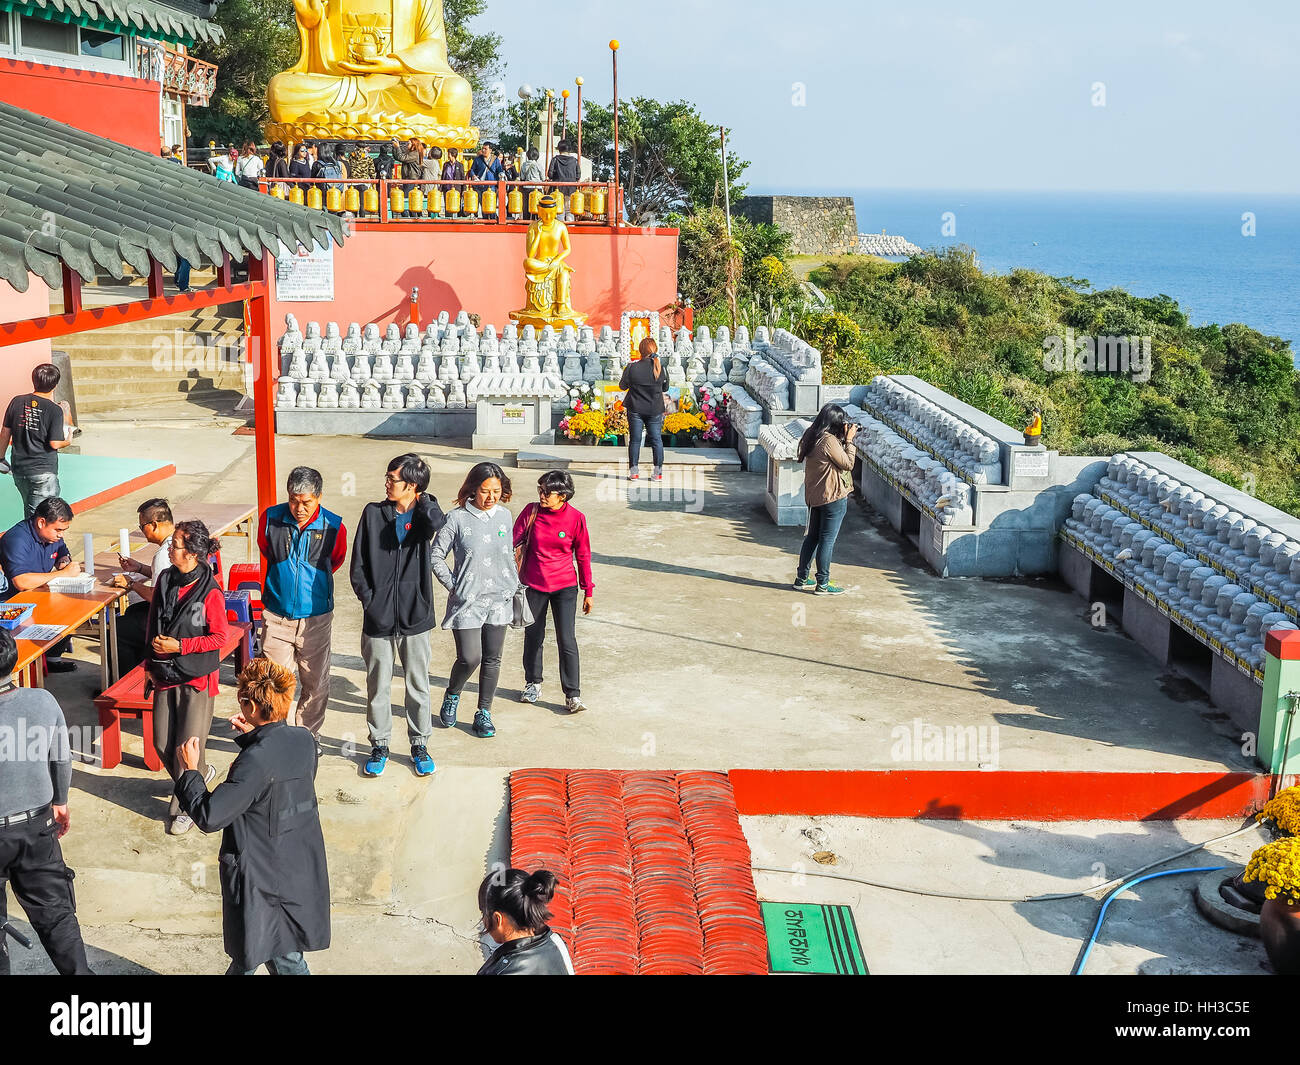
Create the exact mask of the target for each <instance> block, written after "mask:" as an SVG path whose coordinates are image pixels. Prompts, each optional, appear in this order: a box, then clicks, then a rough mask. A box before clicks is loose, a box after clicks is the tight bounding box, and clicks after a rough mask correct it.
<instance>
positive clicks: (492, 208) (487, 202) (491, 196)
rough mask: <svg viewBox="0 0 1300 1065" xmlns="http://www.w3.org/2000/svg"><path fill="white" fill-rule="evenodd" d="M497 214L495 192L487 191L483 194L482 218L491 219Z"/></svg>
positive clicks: (493, 190)
mask: <svg viewBox="0 0 1300 1065" xmlns="http://www.w3.org/2000/svg"><path fill="white" fill-rule="evenodd" d="M496 213H497V190H496V189H488V190H487V191H486V192H484V193H483V217H484V218H491V217H492V216H493V215H495V214H496Z"/></svg>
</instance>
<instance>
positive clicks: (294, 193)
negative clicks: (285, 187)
mask: <svg viewBox="0 0 1300 1065" xmlns="http://www.w3.org/2000/svg"><path fill="white" fill-rule="evenodd" d="M289 202H290V203H296V204H297V205H298V206H299V207H301V206H302V205H303V194H302V186H301V185H293V186H291V187H290V189H289Z"/></svg>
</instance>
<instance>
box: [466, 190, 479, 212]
mask: <svg viewBox="0 0 1300 1065" xmlns="http://www.w3.org/2000/svg"><path fill="white" fill-rule="evenodd" d="M465 214H468V215H477V214H478V189H476V188H473V187H472V186H471V187H469V188H466V189H465Z"/></svg>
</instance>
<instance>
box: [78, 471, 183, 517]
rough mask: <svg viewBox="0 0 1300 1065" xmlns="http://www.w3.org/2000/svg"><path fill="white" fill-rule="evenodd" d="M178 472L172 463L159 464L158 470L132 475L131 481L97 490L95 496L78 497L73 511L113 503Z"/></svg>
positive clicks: (81, 512) (80, 511)
mask: <svg viewBox="0 0 1300 1065" xmlns="http://www.w3.org/2000/svg"><path fill="white" fill-rule="evenodd" d="M175 474H176V467H175V466H172V465H167V466H159V467H158V468H157V469H156V470H150V471H149V472H148V473H142V474H140V476H139V477H132V478H131V480H129V481H123V482H122V483H121V484H119V485H115V486H113V487H112V488H105V489H104V490H103V491H102V492H96V493H95V494H94V495H93V496H87V497H86V498H85V499H78V500H77V501H76V502H74V503H72V504H71V506H72V513H74V514H84V513H85V512H86V511H88V510H91V509H92V508H94V507H98V506H101V505H102V504H104V503H111V502H112V501H113V500H114V499H121V498H122V497H123V496H124V495H130V494H131V493H132V492H134V491H136V490H137V489H139V488H144V487H145V486H146V485H150V484H155V483H157V482H158V481H164V480H166V479H167V478H168V477H173V476H175Z"/></svg>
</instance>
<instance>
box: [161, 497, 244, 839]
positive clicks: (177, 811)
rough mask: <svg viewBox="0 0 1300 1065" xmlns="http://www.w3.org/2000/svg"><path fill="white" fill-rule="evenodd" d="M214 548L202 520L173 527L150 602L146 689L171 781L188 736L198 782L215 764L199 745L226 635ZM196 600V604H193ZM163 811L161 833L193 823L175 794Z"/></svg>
mask: <svg viewBox="0 0 1300 1065" xmlns="http://www.w3.org/2000/svg"><path fill="white" fill-rule="evenodd" d="M216 548H217V543H216V541H215V540H213V539H212V537H210V536H209V535H208V527H207V526H206V525H204V524H203V522H201V521H183V522H180V523H179V524H178V525H177V526H176V529H175V531H174V532H173V533H172V542H171V548H170V551H171V560H172V564H171V565H170V566H168V567H167V568H166V569H165V570H163V571H162V573H161V574H159V576H158V582H157V585H156V587H155V588H154V593H153V599H152V600H150V603H149V622H148V627H147V629H146V641H147V644H148V651H147V652H146V657H145V661H144V668H145V671H146V673H148V680H147V683H146V689H145V690H146V692H147V691H149V690H152V691H153V743H154V747H155V748H156V749H157V751H158V757H159V759H160V760H161V761H162V764H163V766H164V767H165V768H166V770H167V772H168V773H169V774H170V775H171V778H172V780H173V781H175V780H179V779H180V777H181V774H182V773H184V771H185V770H184V767H183V766H181V765H180V763H179V762H178V761H177V759H176V749H177V748H178V747H181V746H183V745H184V744H185V742H186V741H187V740H189V739H190V738H192V737H195V738H197V739H198V741H199V754H198V758H199V764H198V766H197V768H198V769H199V770H200V771H201V772H202V773H203V779H204V782H205V783H206V782H208V781H210V780H211V779H212V778H213V776H214V775H215V774H216V767H215V766H210V765H207V764H206V762H205V760H204V751H205V748H206V747H207V742H208V732H209V730H210V729H211V728H212V711H213V707H214V704H215V701H216V697H217V669H218V667H219V666H220V664H221V648H222V647H223V646H224V645H225V643H226V640H227V639H228V638H229V635H230V627H229V625H228V624H227V622H226V597H225V594H224V593H223V592H222V591H221V587H220V586H219V585H218V584H217V579H216V576H215V575H214V574H213V572H212V567H211V566H210V565H209V564H208V558H209V556H210V555H211V554H212V552H213V551H215V550H216ZM199 603H201V604H202V609H198V610H196V609H193V608H194V607H195V605H196V604H199ZM170 816H171V818H172V821H171V824H170V825H169V826H168V829H167V831H168V832H170V833H171V834H172V835H174V836H178V835H180V834H181V833H182V832H188V831H189V830H190V829H191V828H192V827H193V826H194V822H193V821H192V820H191V819H190V816H189V815H188V814H187V813H185V812H184V811H183V810H182V809H181V804H180V800H179V799H178V798H177V797H176V796H175V795H174V794H173V796H172V801H171V810H170Z"/></svg>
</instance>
